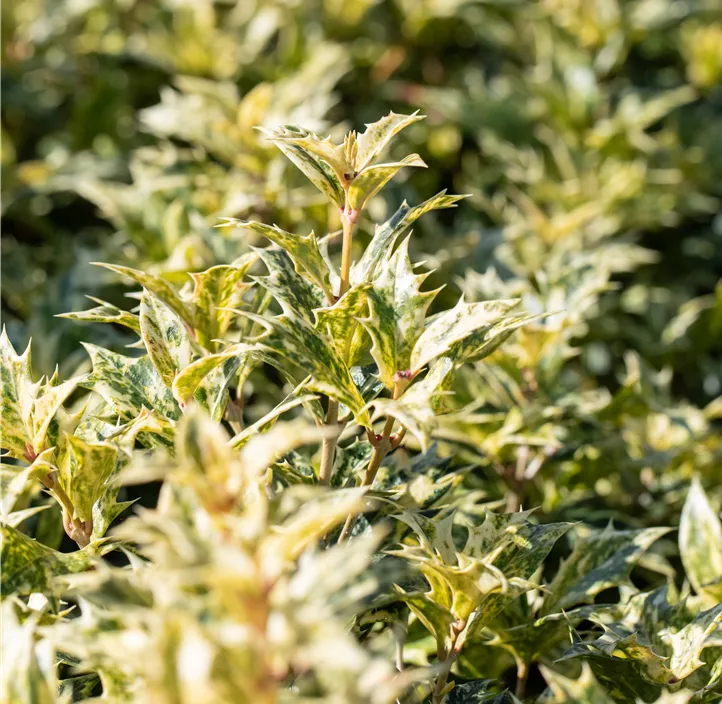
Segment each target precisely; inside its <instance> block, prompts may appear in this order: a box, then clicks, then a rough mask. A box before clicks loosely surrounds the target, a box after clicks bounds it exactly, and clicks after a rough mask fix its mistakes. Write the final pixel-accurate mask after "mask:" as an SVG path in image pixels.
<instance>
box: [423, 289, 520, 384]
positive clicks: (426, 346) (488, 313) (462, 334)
mask: <svg viewBox="0 0 722 704" xmlns="http://www.w3.org/2000/svg"><path fill="white" fill-rule="evenodd" d="M518 304H519V300H518V299H510V300H499V301H483V302H481V303H464V300H463V299H460V300H459V302H458V303H457V304H456V306H454V307H453V308H452V309H451V310H448V311H446V312H445V313H441V314H440V315H438V316H437V317H435V318H434V320H433V322H431V323H430V324H429V326H428V327H427V328H426V329H425V330H424V332H423V333H422V334H421V336H420V337H419V338H418V340H417V341H416V344H415V345H414V349H413V351H412V352H411V364H410V368H411V372H412V374H416V373H418V372H419V371H420V370H421V369H423V367H425V366H426V365H427V364H428V363H429V362H430V361H431V360H433V359H435V358H436V357H440V356H442V355H444V354H446V353H447V352H449V350H451V349H452V348H453V347H454V346H455V345H456V344H457V343H459V342H461V341H463V340H466V339H467V338H468V337H469V336H470V335H479V334H481V333H482V331H484V330H490V329H491V328H492V327H493V326H494V325H497V324H498V323H500V322H501V321H502V320H503V319H504V318H505V317H506V315H507V314H508V313H509V311H510V310H511V309H512V308H514V307H515V306H517V305H518Z"/></svg>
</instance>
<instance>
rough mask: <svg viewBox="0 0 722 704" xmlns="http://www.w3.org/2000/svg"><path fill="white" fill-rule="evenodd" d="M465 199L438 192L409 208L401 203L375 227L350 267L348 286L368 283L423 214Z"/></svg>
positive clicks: (454, 204)
mask: <svg viewBox="0 0 722 704" xmlns="http://www.w3.org/2000/svg"><path fill="white" fill-rule="evenodd" d="M465 197H466V196H447V195H446V191H441V192H440V193H437V194H436V195H435V196H433V197H431V198H429V199H428V200H426V201H424V202H423V203H421V204H419V205H417V206H415V207H413V208H412V207H411V206H409V204H408V203H407V202H406V201H404V202H403V203H402V204H401V205H400V206H399V208H398V210H397V211H396V212H395V213H394V214H393V215H392V216H391V217H390V218H389V219H388V220H387V221H386V222H385V223H384V224H383V225H377V226H376V230H375V232H374V236H373V239H372V240H371V242H370V243H369V246H368V247H367V248H366V251H365V252H364V253H363V255H362V257H361V259H360V260H359V262H358V263H357V264H354V265H353V266H352V267H351V281H352V283H355V284H358V283H362V282H363V281H370V280H371V278H372V277H373V275H374V274H375V272H376V267H377V266H378V265H379V263H380V262H381V261H383V260H384V259H385V258H386V257H388V255H389V253H390V252H391V250H392V249H393V247H394V244H395V243H396V241H397V240H398V238H399V237H400V236H401V234H403V232H404V231H405V230H406V229H407V228H408V227H409V226H410V225H412V224H413V223H414V222H415V221H416V220H418V218H420V217H421V216H422V215H423V214H424V213H428V212H429V211H430V210H437V209H442V208H455V207H456V203H458V202H459V201H460V200H462V199H463V198H465Z"/></svg>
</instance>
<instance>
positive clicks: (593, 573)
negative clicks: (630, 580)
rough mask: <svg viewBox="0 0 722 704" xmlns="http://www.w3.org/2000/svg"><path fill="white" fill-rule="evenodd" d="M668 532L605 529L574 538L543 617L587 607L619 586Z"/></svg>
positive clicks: (658, 529) (651, 529)
mask: <svg viewBox="0 0 722 704" xmlns="http://www.w3.org/2000/svg"><path fill="white" fill-rule="evenodd" d="M668 532H669V529H668V528H645V529H642V530H619V531H618V530H614V528H612V526H608V527H607V528H605V529H604V530H603V531H596V532H593V533H591V534H590V535H587V536H580V537H578V538H577V541H576V543H575V545H574V550H573V551H572V554H571V555H570V556H569V557H568V558H567V559H566V560H565V561H564V562H563V563H562V564H561V566H560V567H559V570H558V571H557V574H556V576H555V577H554V579H553V581H552V583H551V584H550V585H549V595H548V596H547V598H546V599H545V601H544V607H543V613H544V614H548V613H551V612H552V610H557V611H558V610H560V609H568V608H569V607H571V606H576V605H577V604H588V603H591V602H592V601H593V599H594V597H595V596H596V595H597V594H599V592H601V591H603V590H604V589H608V588H610V587H617V586H619V585H620V584H623V583H624V581H625V580H626V579H627V577H628V576H629V573H630V572H631V570H632V568H633V567H634V565H635V564H637V562H638V561H639V559H640V558H641V557H642V555H643V554H644V553H645V552H646V550H647V549H648V548H649V547H650V545H652V543H654V541H655V540H658V539H659V538H661V537H662V536H663V535H665V534H666V533H668Z"/></svg>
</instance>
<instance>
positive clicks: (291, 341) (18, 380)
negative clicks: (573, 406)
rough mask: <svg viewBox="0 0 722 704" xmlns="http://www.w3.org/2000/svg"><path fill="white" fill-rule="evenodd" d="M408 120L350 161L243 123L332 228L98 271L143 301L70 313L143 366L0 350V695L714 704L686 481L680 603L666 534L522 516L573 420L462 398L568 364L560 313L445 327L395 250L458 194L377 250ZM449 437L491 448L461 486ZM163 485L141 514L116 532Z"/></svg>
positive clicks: (702, 548)
mask: <svg viewBox="0 0 722 704" xmlns="http://www.w3.org/2000/svg"><path fill="white" fill-rule="evenodd" d="M420 119H421V117H420V116H418V115H417V114H413V115H398V114H394V113H391V114H389V115H388V116H386V117H385V118H383V119H381V120H379V121H378V122H375V123H373V124H370V125H367V126H366V129H365V131H364V132H362V133H356V132H349V133H348V134H347V135H346V137H345V139H344V140H343V142H342V143H340V144H336V143H334V142H333V141H331V140H330V139H323V138H321V137H318V136H317V135H316V134H314V133H312V132H309V131H307V130H305V129H302V128H300V127H297V126H284V127H282V128H278V129H264V130H262V132H263V134H264V136H265V138H267V139H268V140H270V142H271V143H272V144H274V145H275V146H276V147H278V148H279V149H280V151H281V152H282V153H283V154H284V155H285V156H286V157H288V159H289V160H290V161H291V162H292V163H293V164H295V165H296V166H297V167H298V168H299V169H300V170H301V172H303V174H304V175H305V176H306V177H307V178H308V179H309V180H310V181H311V183H312V184H313V185H314V186H316V187H317V188H318V190H319V191H320V192H321V193H322V194H323V196H324V197H326V198H327V199H328V201H329V203H330V206H331V207H333V208H335V209H337V210H338V214H339V220H340V224H341V229H340V230H339V231H338V232H331V233H324V234H322V235H320V236H319V235H316V234H315V233H314V232H287V231H285V230H283V229H281V228H279V227H277V226H275V225H272V224H267V223H261V222H249V221H242V220H238V219H235V218H227V219H226V221H225V222H224V223H222V226H221V228H220V229H218V230H217V237H218V238H219V239H222V238H239V239H240V240H241V242H242V241H243V238H245V237H247V236H249V234H253V235H254V236H256V237H259V238H265V240H267V241H268V242H269V244H268V246H266V247H264V248H257V247H250V248H249V250H248V251H247V252H246V253H245V254H242V255H241V256H240V257H238V258H236V259H234V260H232V261H230V263H227V264H220V265H216V266H213V267H212V268H209V269H207V270H205V271H201V272H194V273H191V274H190V276H189V277H187V280H185V281H181V282H180V283H178V280H177V277H170V278H171V280H169V278H165V277H163V276H160V275H158V274H154V273H149V272H146V271H143V270H140V269H133V268H129V267H125V266H117V265H112V264H105V265H103V266H105V267H106V269H109V270H110V271H111V272H113V273H114V274H116V275H118V276H120V277H123V278H124V279H125V280H129V281H130V282H132V284H133V285H134V287H135V288H136V291H134V292H133V293H132V294H131V297H132V298H133V299H135V300H136V302H137V306H136V307H135V308H133V309H132V310H125V309H121V308H118V307H116V306H114V305H112V304H110V303H106V302H104V301H101V300H96V301H95V302H96V303H97V306H96V307H94V308H91V309H89V310H85V311H81V312H73V313H68V314H66V316H65V317H69V318H73V319H75V320H77V321H79V322H105V323H112V324H115V325H121V326H124V327H126V328H128V329H129V330H131V331H132V332H133V333H135V334H136V335H137V336H138V341H137V342H136V343H134V344H133V345H132V347H133V349H134V350H139V351H140V352H139V353H136V351H134V352H132V353H131V354H130V355H126V354H120V353H118V352H116V351H113V350H110V349H105V348H103V347H100V346H97V345H92V344H87V345H86V349H87V352H88V355H89V357H90V366H89V368H88V369H87V370H86V371H85V372H83V373H80V374H79V375H78V376H75V377H73V378H72V379H70V380H68V381H65V382H60V380H59V378H58V376H57V374H56V375H54V376H53V377H52V378H50V379H47V378H43V379H40V380H39V381H36V380H35V377H34V374H33V369H32V365H31V359H30V348H28V350H26V352H25V353H23V354H22V355H19V354H18V353H17V352H16V351H15V350H14V349H13V347H12V345H11V344H10V342H9V340H8V338H7V337H6V336H5V335H3V337H2V340H1V342H0V344H1V347H2V447H3V449H4V450H5V453H6V457H7V462H6V463H5V464H3V467H2V479H3V489H4V491H3V498H2V506H1V508H2V537H3V544H2V560H3V564H2V599H3V607H2V608H3V658H4V663H3V664H4V669H5V673H4V674H5V676H4V678H3V693H2V697H3V699H2V701H3V702H8V703H9V704H10V703H12V704H15V703H17V704H23V703H25V702H28V703H29V702H51V701H64V702H68V701H82V700H87V699H93V698H100V699H101V700H106V701H112V702H121V701H130V702H141V703H142V702H148V703H151V702H153V703H155V702H168V703H169V704H170V703H171V702H173V703H176V702H178V703H180V702H182V703H188V704H197V703H199V704H203V703H204V702H208V703H209V704H210V703H211V702H213V703H216V702H229V703H231V702H234V703H237V702H242V703H245V702H249V703H250V702H253V703H255V702H259V703H260V704H271V703H273V702H286V701H288V702H308V701H325V702H329V703H331V702H333V703H334V704H345V703H346V702H348V703H351V704H353V703H355V702H358V703H359V704H361V703H368V704H384V703H387V702H388V703H389V704H392V703H394V702H404V703H406V702H408V703H409V704H411V703H412V702H417V703H418V702H424V701H425V702H431V703H432V704H441V702H442V701H445V702H447V704H453V703H454V702H456V703H457V704H458V703H464V702H466V703H470V702H499V703H501V702H509V703H512V704H513V703H518V702H526V703H527V704H531V702H535V701H538V700H539V701H544V702H590V703H591V702H607V701H609V702H629V703H630V704H631V703H636V702H640V701H642V702H653V701H659V702H697V703H698V704H704V703H711V702H714V701H718V700H719V697H720V694H721V693H722V689H721V687H722V657H720V656H721V654H722V640H721V639H720V623H721V622H722V605H720V598H721V597H722V593H721V592H720V585H721V584H722V581H721V578H722V527H720V522H719V517H718V515H717V514H716V512H715V510H714V509H713V508H712V505H711V503H710V500H709V499H708V497H707V495H706V494H705V491H704V489H703V487H702V485H701V483H700V482H699V481H697V480H694V481H693V482H692V483H691V485H689V490H688V493H687V498H686V503H685V506H684V509H683V510H682V516H681V525H680V530H679V540H678V545H679V554H680V556H681V564H682V566H683V568H684V570H685V575H686V580H685V583H684V585H682V586H681V590H680V589H679V588H678V587H679V586H680V585H679V584H676V583H675V578H676V576H677V572H676V571H675V568H674V565H673V561H672V560H670V559H668V557H669V556H670V554H671V553H672V551H674V550H675V547H674V545H675V543H674V541H672V540H671V539H670V529H669V528H665V527H660V528H657V527H650V526H644V525H641V526H640V527H638V528H617V527H615V526H614V525H612V524H609V525H608V526H607V527H606V528H599V527H594V526H593V525H585V524H583V523H573V522H569V521H557V520H554V518H555V516H553V515H551V514H552V512H550V511H546V510H544V511H539V512H537V513H535V512H533V511H530V510H520V509H521V508H522V507H521V506H520V505H519V504H520V503H521V502H522V500H523V499H524V498H525V495H524V493H523V491H522V489H523V487H522V486H521V484H522V482H521V480H523V479H524V478H525V476H524V472H526V471H528V470H529V468H530V467H534V466H535V463H536V464H540V463H541V462H542V461H543V458H544V457H545V456H546V455H549V454H551V453H552V452H554V451H555V448H556V446H557V445H558V444H559V443H558V441H559V439H560V438H558V437H556V436H555V434H554V433H555V432H558V433H559V434H560V435H561V434H562V433H563V429H564V427H566V426H563V425H562V424H561V422H560V423H559V424H558V425H557V426H554V428H553V429H552V431H549V429H548V428H545V423H544V418H547V419H548V418H559V417H560V416H561V415H562V410H563V409H564V408H567V407H568V406H569V405H570V404H566V405H565V402H564V398H563V395H562V393H561V392H559V393H558V394H556V395H555V396H554V400H555V402H557V403H558V405H559V409H562V410H559V409H557V407H556V406H555V405H554V404H552V403H550V404H548V406H547V407H545V406H544V404H543V403H542V401H540V400H538V399H536V400H535V402H534V403H535V404H536V405H535V406H533V408H532V409H531V410H530V409H528V408H523V411H524V412H527V411H528V412H529V415H533V414H534V413H536V414H537V415H538V419H537V420H538V426H539V427H540V430H539V432H538V433H537V434H536V435H535V434H534V432H533V431H532V430H530V428H532V426H533V424H531V423H526V424H525V425H523V426H522V424H520V423H519V415H520V414H521V413H522V410H521V409H522V407H523V406H524V403H519V404H514V403H513V401H514V399H515V395H516V396H519V395H521V396H522V400H525V399H524V394H523V392H522V391H518V390H517V389H515V388H514V387H513V385H512V384H509V385H507V387H506V388H507V389H510V391H511V392H510V393H509V397H510V398H511V399H512V406H514V407H512V408H508V407H504V406H503V403H504V402H507V401H508V399H505V401H503V402H502V401H499V402H496V401H497V400H498V399H497V397H495V396H494V395H493V394H494V393H497V392H498V391H499V390H500V389H504V386H503V385H501V384H498V385H497V386H496V387H492V386H491V381H490V383H489V388H492V391H493V393H490V392H489V389H486V390H485V391H484V394H480V395H479V399H480V400H481V401H482V403H483V405H484V406H486V408H487V410H488V411H489V414H488V416H489V417H486V418H483V417H482V418H480V417H478V415H475V414H476V413H477V411H478V410H479V408H480V407H481V404H478V403H477V406H476V407H474V404H473V403H472V404H471V405H459V403H457V402H456V400H455V397H456V396H463V393H462V390H461V389H460V388H459V387H460V386H463V385H464V384H471V383H477V384H478V383H479V382H478V378H479V375H483V374H484V371H485V370H486V371H487V372H489V373H493V371H494V370H498V369H504V368H505V369H506V372H507V374H508V375H509V378H511V379H512V380H515V379H516V378H517V375H521V376H523V368H522V365H523V367H528V366H532V365H526V364H523V362H522V361H521V360H523V355H524V352H523V350H525V349H526V347H525V345H529V346H531V347H533V341H534V340H535V339H537V340H538V339H539V338H542V339H546V338H547V337H548V338H549V339H551V340H552V341H553V342H554V341H556V342H558V343H559V345H560V346H562V345H563V344H564V343H565V341H566V340H567V339H568V338H565V337H564V335H558V336H556V337H555V335H556V334H557V331H558V328H557V327H555V326H556V325H557V324H558V323H557V322H555V323H554V324H553V325H552V324H548V323H547V318H548V317H549V316H550V315H552V314H554V315H555V316H556V317H555V318H554V320H556V321H558V319H559V316H560V315H563V313H559V312H558V311H556V310H552V309H551V308H550V309H549V310H545V311H537V312H524V311H523V307H522V305H521V299H520V297H519V296H516V295H509V296H504V297H500V298H491V297H489V298H482V299H481V300H477V301H473V302H468V301H466V300H464V299H463V297H462V298H461V299H459V300H458V302H456V304H455V305H453V306H452V307H450V308H447V309H444V308H443V306H441V305H439V306H437V305H436V303H437V301H436V297H437V293H438V292H439V289H436V290H434V289H430V288H429V287H428V286H427V285H426V279H427V278H428V277H429V276H430V275H431V274H432V272H430V271H428V270H427V269H426V268H425V267H424V266H423V264H416V265H415V264H414V263H413V262H412V253H413V251H414V240H413V236H412V234H411V232H410V227H411V225H412V224H413V223H414V222H415V221H416V220H417V219H418V218H419V217H421V216H422V215H424V213H426V212H428V211H431V210H435V209H445V208H450V207H453V206H455V205H456V204H457V202H458V201H459V200H460V198H461V197H460V196H449V195H446V193H445V192H441V193H438V194H437V195H436V196H433V197H432V198H430V199H429V200H427V201H425V202H423V203H421V204H419V205H416V206H409V205H408V204H407V203H405V202H404V203H403V204H402V205H401V206H400V207H399V208H398V210H397V211H396V212H395V213H394V214H393V215H392V216H391V218H389V219H388V220H387V221H385V222H383V223H381V224H378V225H376V226H375V227H373V228H372V231H371V233H370V237H369V236H368V234H367V232H366V230H367V227H368V221H369V219H370V218H369V215H368V209H367V206H368V205H369V203H370V201H371V199H372V198H373V197H374V196H375V195H377V194H378V193H379V191H380V190H381V189H382V188H383V187H384V185H385V184H386V183H387V182H388V181H389V180H390V179H392V178H394V177H395V176H396V175H397V174H398V173H399V172H400V171H401V170H402V169H403V168H404V167H406V166H409V167H424V166H425V164H424V162H423V160H422V159H421V157H419V156H418V155H416V154H412V155H410V156H406V157H404V158H401V159H399V160H397V161H382V154H383V152H384V151H385V150H386V149H387V147H392V148H393V146H394V145H392V142H394V138H395V137H396V135H397V134H398V133H400V132H401V131H402V130H404V129H405V128H407V127H409V126H411V125H413V124H414V123H415V122H417V121H418V120H420ZM500 287H501V285H500ZM525 293H527V292H525ZM527 298H528V297H527ZM516 331H524V335H525V336H524V337H522V338H521V340H520V341H519V342H518V343H517V349H516V351H514V348H511V349H512V351H510V352H508V353H507V352H505V350H506V346H507V345H510V343H511V338H512V336H513V335H514V334H515V332H516ZM530 340H531V342H530ZM519 347H521V349H522V352H520V351H519ZM527 351H528V350H527ZM550 354H551V353H550ZM560 354H561V356H562V357H564V354H563V352H562V353H560ZM527 356H528V357H529V358H531V357H532V355H531V353H529V354H527ZM541 357H543V355H539V358H541ZM517 363H518V364H519V368H516V367H515V366H514V365H515V364H517ZM472 365H473V366H472ZM504 365H506V366H504ZM542 366H543V365H542ZM474 380H476V382H474ZM625 390H626V387H625V389H624V390H623V391H625ZM455 391H456V393H455ZM467 391H468V389H467ZM517 391H518V393H516V392H517ZM620 393H622V392H620ZM501 395H502V396H503V393H502V394H501ZM629 397H633V392H631V391H629V392H628V393H626V396H625V398H627V399H628V398H629ZM249 399H252V400H253V402H252V403H250V404H249ZM606 401H607V402H608V403H609V404H611V403H613V402H614V400H613V399H611V400H610V399H606ZM530 405H531V403H530ZM600 409H601V410H600ZM492 410H493V412H491V411H492ZM577 410H578V409H577ZM603 410H604V404H601V405H600V404H597V405H596V406H595V407H594V411H595V413H597V415H596V416H595V415H593V414H592V413H591V411H590V413H589V414H588V416H587V417H586V418H579V419H575V421H576V420H578V422H580V423H581V422H582V420H586V421H588V422H591V421H590V420H589V419H590V418H591V419H592V420H594V421H599V420H600V418H602V415H603V414H602V411H603ZM545 414H547V415H546V416H545ZM485 423H486V424H487V425H486V426H485ZM465 424H466V426H465ZM467 426H468V428H470V429H473V432H476V433H478V432H480V431H479V428H482V429H484V428H486V430H485V432H484V433H483V436H482V437H481V439H480V440H481V441H480V442H479V443H478V447H476V448H475V450H476V452H478V453H481V455H482V457H481V458H479V457H477V458H475V463H474V464H468V463H467V464H465V463H463V461H459V458H460V457H463V455H461V454H455V453H454V452H452V451H449V449H448V448H449V447H450V446H453V445H454V444H463V443H464V440H465V439H464V438H463V437H462V438H459V434H460V429H464V428H465V427H467ZM555 429H556V430H555ZM469 432H470V437H471V439H472V443H471V444H472V445H473V444H474V442H473V438H474V435H473V432H471V431H469ZM462 435H463V433H462ZM439 441H440V442H439ZM468 441H469V438H466V444H469V442H468ZM484 442H486V446H484ZM508 445H514V446H517V447H520V448H526V449H525V450H519V452H518V456H519V465H518V466H519V467H521V472H522V474H521V476H517V475H516V474H513V475H509V476H506V475H504V476H505V479H506V480H507V481H509V482H510V483H511V489H512V491H510V499H511V500H510V502H509V505H508V506H507V509H508V510H507V511H504V507H503V506H501V505H500V502H498V501H494V500H490V499H489V498H488V497H487V495H486V493H485V487H484V486H483V482H482V483H481V485H480V481H479V478H480V476H483V475H481V474H480V473H479V471H478V470H479V469H480V468H483V467H484V464H485V463H491V464H499V465H503V464H504V463H505V462H508V460H509V458H508V456H507V455H508V450H507V446H508ZM545 453H546V455H545ZM468 456H469V455H467V457H468ZM537 469H538V467H537ZM502 474H503V472H502ZM515 481H516V482H517V483H516V484H515V483H514V482H515ZM154 482H155V483H159V484H160V490H159V496H158V499H157V502H156V503H155V505H153V506H152V507H140V506H139V507H134V508H133V509H131V504H132V503H133V502H132V501H131V500H129V497H130V496H132V491H133V487H134V486H136V485H139V484H140V485H148V484H151V483H154ZM43 487H44V489H45V493H42V488H43ZM48 495H49V496H48ZM543 508H544V509H547V508H548V507H543ZM552 508H554V507H552ZM124 512H125V513H124ZM119 518H120V520H118V521H117V525H115V526H114V527H112V530H110V532H109V529H111V524H113V523H114V521H116V519H119ZM61 526H62V530H63V531H64V533H65V535H66V536H67V538H68V539H69V540H71V541H74V543H75V545H76V546H77V549H68V545H69V541H68V540H66V541H65V542H64V543H62V541H61V538H62V536H61V535H59V530H58V529H59V528H60V527H61ZM61 543H62V544H61ZM570 543H571V550H569V549H568V547H567V546H568V545H569V544H570ZM676 581H677V582H679V581H680V580H676ZM512 691H513V693H512ZM538 697H541V699H538Z"/></svg>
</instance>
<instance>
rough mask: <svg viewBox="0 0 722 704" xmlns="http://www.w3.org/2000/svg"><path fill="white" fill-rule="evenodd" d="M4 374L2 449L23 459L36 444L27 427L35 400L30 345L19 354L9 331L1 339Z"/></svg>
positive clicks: (1, 420)
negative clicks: (32, 445)
mask: <svg viewBox="0 0 722 704" xmlns="http://www.w3.org/2000/svg"><path fill="white" fill-rule="evenodd" d="M0 372H1V373H2V407H1V408H2V415H1V417H0V422H1V423H2V447H3V449H4V450H6V451H7V452H8V453H10V455H11V456H12V457H15V458H17V459H23V458H24V457H25V454H26V452H27V449H28V444H29V443H31V441H32V438H31V437H30V433H29V432H28V428H27V425H26V421H27V420H29V415H30V408H31V406H32V399H33V397H34V390H33V383H32V379H31V374H32V369H31V362H30V345H29V344H28V346H27V349H26V350H25V352H23V354H22V355H18V354H16V352H15V350H14V348H13V346H12V344H11V343H10V340H9V339H8V336H7V332H6V331H5V328H3V331H2V336H0Z"/></svg>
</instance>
